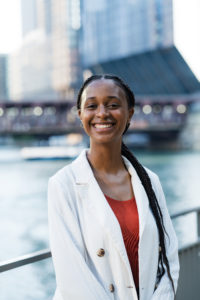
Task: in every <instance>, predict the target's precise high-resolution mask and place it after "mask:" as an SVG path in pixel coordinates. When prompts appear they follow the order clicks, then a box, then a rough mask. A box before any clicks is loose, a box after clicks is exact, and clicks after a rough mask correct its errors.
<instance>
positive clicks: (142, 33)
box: [80, 0, 173, 66]
mask: <svg viewBox="0 0 200 300" xmlns="http://www.w3.org/2000/svg"><path fill="white" fill-rule="evenodd" d="M81 17H82V47H81V49H80V51H81V54H82V58H83V63H84V66H90V65H93V64H96V63H99V62H106V61H108V60H111V59H116V58H121V57H126V56H128V55H132V54H138V53H142V52H145V51H149V50H154V49H157V48H162V47H169V46H171V45H172V44H173V21H172V1H171V0H165V1H162V0H142V1H141V0H123V1H122V0H109V1H106V0H99V1H94V0H84V1H82V9H81Z"/></svg>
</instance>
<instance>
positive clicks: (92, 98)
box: [86, 96, 120, 101]
mask: <svg viewBox="0 0 200 300" xmlns="http://www.w3.org/2000/svg"><path fill="white" fill-rule="evenodd" d="M106 98H108V99H117V100H119V101H120V99H119V98H118V97H117V96H107V97H106ZM94 99H96V97H88V98H87V99H86V100H94Z"/></svg>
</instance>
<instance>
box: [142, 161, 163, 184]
mask: <svg viewBox="0 0 200 300" xmlns="http://www.w3.org/2000/svg"><path fill="white" fill-rule="evenodd" d="M143 168H144V169H145V171H146V172H147V174H148V175H149V178H150V180H151V183H152V184H155V185H157V184H158V183H159V182H160V180H159V177H158V175H157V174H156V173H155V172H153V171H152V170H150V169H148V168H147V167H145V166H143Z"/></svg>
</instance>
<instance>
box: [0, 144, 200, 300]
mask: <svg viewBox="0 0 200 300" xmlns="http://www.w3.org/2000/svg"><path fill="white" fill-rule="evenodd" d="M135 154H136V156H137V157H138V159H139V160H140V161H141V162H142V163H143V164H144V165H145V166H146V167H148V168H150V169H151V170H153V171H155V172H156V173H157V174H158V175H159V177H160V180H161V182H162V185H163V189H164V192H165V195H166V199H167V204H168V208H169V211H170V212H171V213H173V212H176V211H177V210H180V209H183V208H190V207H194V206H198V205H199V204H200V184H199V182H200V181H199V179H200V153H198V152H196V153H195V152H167V151H166V152H145V151H142V152H136V153H135ZM67 163H69V161H67V160H63V161H23V160H22V159H21V157H20V149H19V148H14V147H13V148H8V147H1V148H0V241H1V247H0V260H1V261H3V260H8V259H11V258H14V257H17V256H20V255H24V254H27V253H29V252H33V251H37V250H41V249H44V248H48V246H49V245H48V227H47V197H46V192H47V182H48V178H49V177H50V176H51V175H53V174H54V173H55V172H56V171H57V170H58V169H60V168H61V167H63V166H64V165H66V164H67ZM174 226H175V228H176V232H177V235H178V239H179V244H180V245H183V244H184V243H186V242H190V241H192V240H194V239H195V238H196V228H195V218H194V216H193V215H191V216H189V217H182V218H180V219H179V220H176V221H175V222H174ZM191 228H194V229H191ZM54 289H55V278H54V273H53V266H52V262H51V259H46V260H44V261H41V262H37V263H34V264H31V265H28V266H24V267H20V268H17V269H15V270H12V271H7V272H5V273H3V274H1V279H0V299H1V300H25V299H26V300H29V299H30V300H31V299H34V300H35V299H37V300H47V299H51V298H52V295H53V292H54Z"/></svg>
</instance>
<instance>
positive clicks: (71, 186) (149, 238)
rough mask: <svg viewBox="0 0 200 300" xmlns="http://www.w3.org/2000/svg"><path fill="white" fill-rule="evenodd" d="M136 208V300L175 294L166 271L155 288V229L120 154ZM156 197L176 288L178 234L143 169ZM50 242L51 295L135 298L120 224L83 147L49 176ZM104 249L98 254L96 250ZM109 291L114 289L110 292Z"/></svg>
mask: <svg viewBox="0 0 200 300" xmlns="http://www.w3.org/2000/svg"><path fill="white" fill-rule="evenodd" d="M123 159H124V162H125V164H126V166H127V169H128V171H129V173H130V174H131V178H132V179H131V180H132V185H133V190H134V194H135V198H136V203H137V208H138V213H139V237H140V238H139V250H138V251H139V285H140V300H162V299H163V300H172V299H174V295H173V290H172V286H171V282H170V280H169V278H168V275H167V272H165V275H164V276H163V277H162V279H161V281H160V283H159V285H158V287H157V289H156V290H155V291H154V289H155V283H156V274H157V268H158V253H159V243H158V231H157V227H156V224H155V220H154V217H153V215H152V212H151V210H150V208H149V201H148V198H147V195H146V193H145V191H144V188H143V186H142V184H141V182H140V179H139V177H138V175H137V173H136V171H135V169H134V168H133V166H132V165H131V163H130V162H129V161H128V160H127V159H126V158H124V157H123ZM147 172H148V174H149V176H150V179H151V182H152V185H153V188H154V191H155V193H156V195H157V199H158V201H159V204H160V207H161V210H162V213H163V218H164V225H165V228H166V231H167V233H168V236H169V239H168V238H167V239H166V251H167V257H168V261H169V264H170V271H171V275H172V278H173V281H174V284H175V288H176V287H177V281H178V273H179V262H178V247H177V238H176V235H175V232H174V229H173V227H172V223H171V220H170V217H169V214H168V210H167V207H166V202H165V197H164V194H163V191H162V187H161V185H160V182H159V179H158V177H157V175H156V174H154V173H153V172H151V171H150V170H148V169H147ZM48 211H49V233H50V247H51V252H52V258H53V263H54V267H55V273H56V281H57V289H56V293H55V296H54V300H111V299H112V300H137V299H138V297H137V293H136V289H135V284H134V281H133V276H132V272H131V268H130V264H129V260H128V256H127V253H126V249H125V246H124V242H123V237H122V233H121V229H120V226H119V223H118V221H117V219H116V217H115V215H114V213H113V211H112V209H111V208H110V206H109V204H108V203H107V200H106V199H105V197H104V194H103V193H102V191H101V189H100V187H99V185H98V183H97V181H96V179H95V177H94V175H93V172H92V170H91V167H90V165H89V163H88V160H87V157H86V150H84V151H83V152H82V153H81V154H80V155H79V157H78V158H77V159H76V160H74V161H73V162H72V163H71V164H69V165H67V166H66V167H64V168H62V169H61V170H60V171H58V172H57V173H56V174H55V175H54V176H53V177H51V178H50V180H49V187H48ZM101 248H103V249H104V251H105V254H104V255H103V256H98V255H97V253H98V251H99V249H101ZM113 290H114V291H113Z"/></svg>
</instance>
